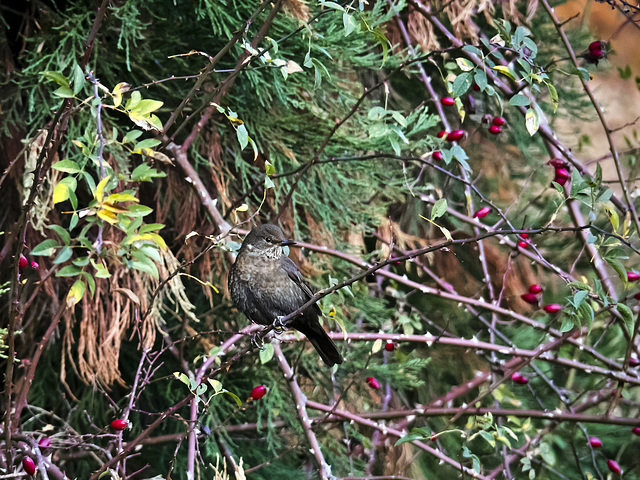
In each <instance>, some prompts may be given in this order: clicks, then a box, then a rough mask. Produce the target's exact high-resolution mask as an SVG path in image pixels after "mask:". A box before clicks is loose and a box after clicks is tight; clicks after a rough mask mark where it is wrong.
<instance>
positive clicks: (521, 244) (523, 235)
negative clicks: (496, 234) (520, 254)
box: [518, 233, 529, 248]
mask: <svg viewBox="0 0 640 480" xmlns="http://www.w3.org/2000/svg"><path fill="white" fill-rule="evenodd" d="M520 238H521V239H522V240H520V241H519V242H518V248H527V246H528V245H527V242H525V239H527V238H529V234H528V233H521V234H520Z"/></svg>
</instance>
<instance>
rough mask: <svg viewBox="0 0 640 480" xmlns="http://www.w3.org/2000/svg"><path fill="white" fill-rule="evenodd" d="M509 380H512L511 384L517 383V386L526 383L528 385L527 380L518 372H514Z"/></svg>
mask: <svg viewBox="0 0 640 480" xmlns="http://www.w3.org/2000/svg"><path fill="white" fill-rule="evenodd" d="M511 380H513V382H514V383H517V384H518V385H526V384H527V383H529V379H528V378H527V377H525V376H524V375H522V374H521V373H520V372H515V373H514V374H513V375H511Z"/></svg>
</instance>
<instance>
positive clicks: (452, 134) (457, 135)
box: [447, 130, 464, 142]
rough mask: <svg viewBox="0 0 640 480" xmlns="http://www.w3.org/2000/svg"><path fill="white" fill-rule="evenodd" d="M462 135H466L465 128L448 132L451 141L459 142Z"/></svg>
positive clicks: (448, 138)
mask: <svg viewBox="0 0 640 480" xmlns="http://www.w3.org/2000/svg"><path fill="white" fill-rule="evenodd" d="M462 137H464V130H454V131H453V132H450V133H448V134H447V140H449V141H450V142H457V141H458V140H460V139H461V138H462Z"/></svg>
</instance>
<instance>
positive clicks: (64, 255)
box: [53, 246, 73, 265]
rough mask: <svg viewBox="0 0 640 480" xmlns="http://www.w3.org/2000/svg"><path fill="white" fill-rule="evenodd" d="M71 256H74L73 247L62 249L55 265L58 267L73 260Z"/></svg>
mask: <svg viewBox="0 0 640 480" xmlns="http://www.w3.org/2000/svg"><path fill="white" fill-rule="evenodd" d="M71 255H73V249H72V248H71V247H69V246H67V247H62V249H61V250H60V251H59V252H58V255H57V256H56V258H55V260H54V261H53V263H54V264H56V265H57V264H59V263H64V262H66V261H67V260H69V259H70V258H71Z"/></svg>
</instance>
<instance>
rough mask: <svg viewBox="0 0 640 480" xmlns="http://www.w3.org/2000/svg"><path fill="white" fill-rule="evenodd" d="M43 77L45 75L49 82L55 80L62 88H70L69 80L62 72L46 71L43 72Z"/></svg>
mask: <svg viewBox="0 0 640 480" xmlns="http://www.w3.org/2000/svg"><path fill="white" fill-rule="evenodd" d="M42 75H44V76H45V77H46V78H48V79H49V80H53V81H54V82H56V83H57V84H58V85H60V86H61V87H69V80H68V79H67V77H65V76H64V75H63V74H62V73H60V72H52V71H46V72H42Z"/></svg>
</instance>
